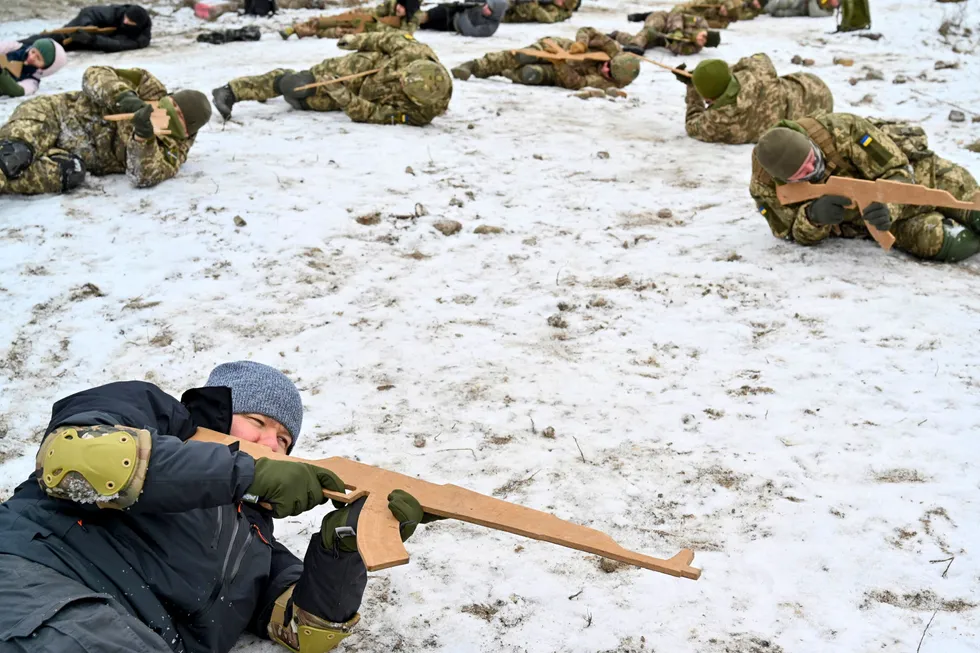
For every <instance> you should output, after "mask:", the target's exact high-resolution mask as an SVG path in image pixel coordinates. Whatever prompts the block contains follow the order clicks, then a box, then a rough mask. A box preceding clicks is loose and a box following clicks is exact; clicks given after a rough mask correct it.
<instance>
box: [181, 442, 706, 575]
mask: <svg viewBox="0 0 980 653" xmlns="http://www.w3.org/2000/svg"><path fill="white" fill-rule="evenodd" d="M191 440H192V441H197V442H213V443H216V444H223V445H225V446H229V447H238V449H240V450H241V451H244V452H245V453H247V454H248V455H250V456H252V457H253V458H272V459H275V460H289V461H293V462H302V463H308V464H310V465H316V466H317V467H322V468H323V469H329V470H330V471H332V472H333V473H335V474H337V475H338V476H340V478H342V479H343V481H344V484H345V485H346V486H347V488H348V489H350V490H353V492H350V493H346V494H344V493H340V492H331V491H329V490H324V491H323V496H325V497H328V498H330V499H333V500H335V501H340V502H342V503H351V502H352V501H356V500H357V499H360V498H362V497H367V499H366V500H365V502H364V506H363V507H362V508H361V514H360V516H359V517H358V520H357V528H356V529H355V530H356V531H357V550H358V552H359V553H360V554H361V558H362V559H363V560H364V565H365V566H366V567H367V568H368V570H369V571H377V570H379V569H387V568H389V567H395V566H397V565H403V564H406V563H407V562H408V558H409V556H408V551H406V550H405V545H404V544H403V543H402V540H401V537H400V535H399V525H398V520H397V519H395V517H394V515H392V514H391V511H390V510H388V499H387V497H388V494H389V493H390V492H391V491H392V490H396V489H401V490H405V491H406V492H408V493H409V494H411V495H412V496H414V497H415V498H416V499H418V501H419V503H420V504H421V505H422V509H423V510H424V511H425V512H427V513H429V514H431V515H436V516H438V517H445V518H448V519H459V520H461V521H465V522H469V523H471V524H477V525H479V526H486V527H487V528H493V529H495V530H499V531H506V532H508V533H514V534H516V535H523V536H524V537H530V538H533V539H535V540H543V541H545V542H551V543H553V544H560V545H561V546H566V547H569V548H572V549H577V550H579V551H585V552H586V553H594V554H596V555H599V556H603V557H605V558H611V559H613V560H618V561H620V562H625V563H627V564H631V565H636V566H637V567H643V568H645V569H650V570H652V571H659V572H660V573H663V574H668V575H670V576H677V577H679V578H689V579H691V580H697V579H698V577H700V576H701V570H700V569H697V568H695V567H692V566H691V562H692V561H693V560H694V553H693V552H692V551H691V550H690V549H682V550H681V551H680V552H679V553H677V554H676V555H674V556H673V557H672V558H669V559H662V558H654V557H652V556H648V555H644V554H642V553H636V552H634V551H630V550H628V549H625V548H623V547H621V546H620V545H618V544H616V542H615V541H614V540H613V539H612V538H611V537H609V536H608V535H606V534H605V533H602V532H600V531H597V530H594V529H592V528H589V527H587V526H580V525H579V524H573V523H572V522H568V521H565V520H563V519H559V518H558V517H555V516H554V515H551V514H548V513H546V512H541V511H539V510H533V509H531V508H525V507H524V506H519V505H516V504H513V503H509V502H507V501H501V500H500V499H494V498H492V497H488V496H486V495H483V494H479V493H477V492H473V491H471V490H467V489H465V488H461V487H458V486H456V485H436V484H435V483H429V482H427V481H423V480H421V479H417V478H412V477H411V476H405V475H403V474H399V473H397V472H389V471H388V470H385V469H381V468H379V467H372V466H371V465H365V464H364V463H359V462H355V461H353V460H350V459H347V458H340V457H333V458H322V459H320V460H304V459H302V458H296V457H293V456H287V455H286V454H281V453H276V452H274V451H272V450H271V449H269V448H268V447H264V446H262V445H259V444H256V443H254V442H246V441H244V440H238V439H236V438H233V437H231V436H230V435H225V434H223V433H218V432H217V431H210V430H208V429H200V428H199V429H197V432H196V433H195V434H194V436H193V437H192V438H191Z"/></svg>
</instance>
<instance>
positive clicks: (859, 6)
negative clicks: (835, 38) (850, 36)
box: [837, 0, 871, 32]
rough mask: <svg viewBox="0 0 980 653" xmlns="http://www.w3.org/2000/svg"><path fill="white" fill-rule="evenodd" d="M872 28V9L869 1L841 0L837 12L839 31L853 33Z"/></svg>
mask: <svg viewBox="0 0 980 653" xmlns="http://www.w3.org/2000/svg"><path fill="white" fill-rule="evenodd" d="M870 27H871V9H870V7H868V0H841V3H840V9H839V10H838V12H837V31H838V32H853V31H856V30H859V29H868V28H870Z"/></svg>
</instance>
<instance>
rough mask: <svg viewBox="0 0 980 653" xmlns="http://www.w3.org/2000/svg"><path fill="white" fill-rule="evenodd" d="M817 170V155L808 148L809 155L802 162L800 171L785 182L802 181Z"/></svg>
mask: <svg viewBox="0 0 980 653" xmlns="http://www.w3.org/2000/svg"><path fill="white" fill-rule="evenodd" d="M816 169H817V153H816V152H815V151H814V150H813V148H812V147H811V148H810V153H809V154H808V155H807V157H806V159H805V160H804V161H803V165H801V166H800V169H799V170H797V171H796V174H794V175H793V176H792V177H790V178H789V179H787V180H786V181H802V180H804V179H806V178H807V177H809V176H810V175H812V174H813V171H814V170H816Z"/></svg>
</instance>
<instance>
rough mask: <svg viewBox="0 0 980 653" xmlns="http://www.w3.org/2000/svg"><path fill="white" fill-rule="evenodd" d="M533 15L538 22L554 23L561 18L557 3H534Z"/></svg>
mask: <svg viewBox="0 0 980 653" xmlns="http://www.w3.org/2000/svg"><path fill="white" fill-rule="evenodd" d="M531 17H532V18H534V22H536V23H554V22H556V21H558V20H560V19H559V17H558V7H556V6H555V5H543V6H542V5H540V4H538V3H536V2H535V3H534V6H533V7H532V8H531Z"/></svg>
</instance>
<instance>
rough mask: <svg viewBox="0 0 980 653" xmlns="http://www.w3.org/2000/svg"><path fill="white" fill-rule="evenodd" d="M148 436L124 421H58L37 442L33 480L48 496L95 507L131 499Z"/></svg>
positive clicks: (146, 458)
mask: <svg viewBox="0 0 980 653" xmlns="http://www.w3.org/2000/svg"><path fill="white" fill-rule="evenodd" d="M152 445H153V440H152V438H151V436H150V432H149V431H146V430H143V429H135V428H131V427H128V426H103V425H95V426H59V427H58V428H57V429H55V430H54V431H52V432H51V433H49V434H48V435H47V436H46V437H45V438H44V440H43V441H42V442H41V449H40V451H38V454H37V461H36V470H37V480H38V483H40V485H41V489H43V490H44V491H45V492H46V493H47V494H48V495H50V496H53V497H57V498H59V499H68V500H70V501H76V502H78V503H95V504H97V505H98V506H99V507H100V508H115V509H119V510H121V509H123V508H128V507H129V506H131V505H133V504H134V503H136V500H137V499H138V498H139V494H140V492H141V491H142V490H143V482H144V480H145V479H146V468H147V467H148V466H149V463H150V450H151V447H152Z"/></svg>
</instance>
